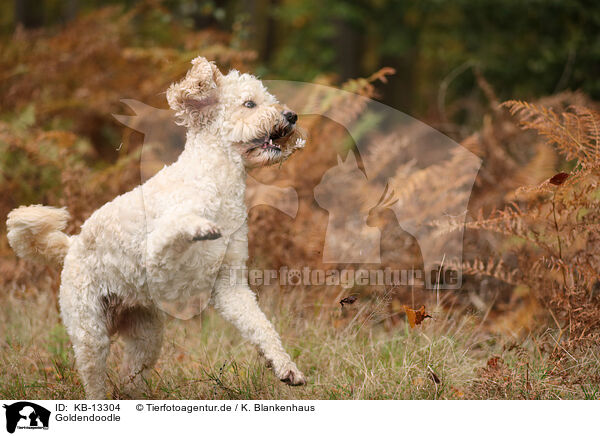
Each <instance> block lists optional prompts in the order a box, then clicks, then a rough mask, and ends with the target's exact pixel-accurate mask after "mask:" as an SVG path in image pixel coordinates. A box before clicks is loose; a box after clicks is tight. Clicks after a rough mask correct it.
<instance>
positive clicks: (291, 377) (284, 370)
mask: <svg viewBox="0 0 600 436" xmlns="http://www.w3.org/2000/svg"><path fill="white" fill-rule="evenodd" d="M275 374H276V375H277V377H279V380H281V381H282V382H284V383H285V384H288V385H290V386H302V385H305V384H306V378H305V377H304V374H302V372H300V370H299V369H298V367H297V366H296V364H295V363H294V362H288V363H286V364H284V365H282V366H281V367H280V368H277V370H276V371H275Z"/></svg>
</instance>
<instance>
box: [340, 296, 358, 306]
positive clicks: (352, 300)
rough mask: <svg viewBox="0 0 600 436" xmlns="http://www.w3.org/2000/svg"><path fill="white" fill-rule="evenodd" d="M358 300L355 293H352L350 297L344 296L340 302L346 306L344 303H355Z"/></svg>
mask: <svg viewBox="0 0 600 436" xmlns="http://www.w3.org/2000/svg"><path fill="white" fill-rule="evenodd" d="M356 300H357V297H356V296H355V295H350V296H349V297H346V298H342V299H341V300H340V304H341V305H342V307H344V304H354V302H355V301H356Z"/></svg>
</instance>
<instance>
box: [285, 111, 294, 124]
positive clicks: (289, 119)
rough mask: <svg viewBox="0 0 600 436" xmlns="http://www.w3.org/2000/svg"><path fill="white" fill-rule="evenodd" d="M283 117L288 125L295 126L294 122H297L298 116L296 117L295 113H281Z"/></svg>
mask: <svg viewBox="0 0 600 436" xmlns="http://www.w3.org/2000/svg"><path fill="white" fill-rule="evenodd" d="M283 116H284V117H285V119H286V120H287V122H288V123H290V124H296V121H298V115H296V112H292V111H283Z"/></svg>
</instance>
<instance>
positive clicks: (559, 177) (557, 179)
mask: <svg viewBox="0 0 600 436" xmlns="http://www.w3.org/2000/svg"><path fill="white" fill-rule="evenodd" d="M567 177H569V174H567V173H558V174H555V175H553V176H552V177H551V178H550V180H549V181H550V183H552V184H553V185H556V186H559V185H562V184H563V183H564V182H565V180H567Z"/></svg>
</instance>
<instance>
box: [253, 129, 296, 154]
mask: <svg viewBox="0 0 600 436" xmlns="http://www.w3.org/2000/svg"><path fill="white" fill-rule="evenodd" d="M293 130H294V129H293V127H288V128H283V129H279V130H275V131H273V132H271V133H269V134H266V135H265V136H260V137H258V138H256V139H254V140H253V141H252V142H251V146H250V147H249V148H248V150H246V152H247V153H250V152H251V151H253V150H256V149H261V150H265V151H274V152H277V153H281V146H282V144H283V143H284V142H285V141H286V140H287V138H288V137H289V136H290V135H291V134H292V131H293Z"/></svg>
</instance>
